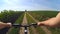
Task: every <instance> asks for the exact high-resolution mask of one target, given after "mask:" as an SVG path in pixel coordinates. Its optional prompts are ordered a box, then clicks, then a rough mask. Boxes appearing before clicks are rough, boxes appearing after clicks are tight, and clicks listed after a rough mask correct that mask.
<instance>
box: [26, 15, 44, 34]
mask: <svg viewBox="0 0 60 34" xmlns="http://www.w3.org/2000/svg"><path fill="white" fill-rule="evenodd" d="M27 20H28V24H31V23H36V22H35V21H34V20H33V19H32V18H31V17H30V16H29V15H28V14H27ZM29 29H30V34H34V33H33V31H32V28H31V27H30V28H29ZM36 30H37V31H38V33H39V34H45V32H44V31H43V30H42V28H40V27H36ZM43 32H44V33H43Z"/></svg>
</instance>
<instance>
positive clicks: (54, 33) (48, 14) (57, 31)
mask: <svg viewBox="0 0 60 34" xmlns="http://www.w3.org/2000/svg"><path fill="white" fill-rule="evenodd" d="M57 14H58V11H25V12H24V11H13V10H9V11H7V10H4V11H3V12H1V13H0V21H2V22H4V23H7V22H11V23H12V24H22V21H23V18H24V15H25V20H26V19H27V20H26V21H27V23H28V24H31V23H36V21H44V20H47V19H49V18H52V17H55V16H56V15H57ZM46 28H47V29H48V30H47V29H46ZM46 28H42V27H40V26H37V27H29V32H30V34H47V32H46V30H47V31H50V32H48V33H49V34H60V28H51V27H46ZM44 29H45V30H44ZM20 30H21V28H20V27H19V28H14V27H11V28H4V29H1V30H0V34H20V33H19V31H20ZM2 32H3V33H2Z"/></svg>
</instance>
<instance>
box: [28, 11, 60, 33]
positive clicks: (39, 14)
mask: <svg viewBox="0 0 60 34" xmlns="http://www.w3.org/2000/svg"><path fill="white" fill-rule="evenodd" d="M28 13H30V14H31V15H32V16H33V17H34V18H35V19H37V20H39V21H44V20H47V19H49V18H52V17H55V16H56V15H57V13H58V12H57V11H31V12H28ZM48 29H49V30H50V31H51V32H52V34H60V28H50V27H48ZM40 31H41V30H40Z"/></svg>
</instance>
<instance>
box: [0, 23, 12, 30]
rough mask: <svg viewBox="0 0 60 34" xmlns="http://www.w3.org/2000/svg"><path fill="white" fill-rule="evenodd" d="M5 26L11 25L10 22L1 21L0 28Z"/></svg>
mask: <svg viewBox="0 0 60 34" xmlns="http://www.w3.org/2000/svg"><path fill="white" fill-rule="evenodd" d="M5 27H11V23H3V22H0V29H3V28H5Z"/></svg>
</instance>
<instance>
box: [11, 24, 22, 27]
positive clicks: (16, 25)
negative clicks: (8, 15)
mask: <svg viewBox="0 0 60 34" xmlns="http://www.w3.org/2000/svg"><path fill="white" fill-rule="evenodd" d="M12 26H13V27H20V26H21V25H20V24H12Z"/></svg>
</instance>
